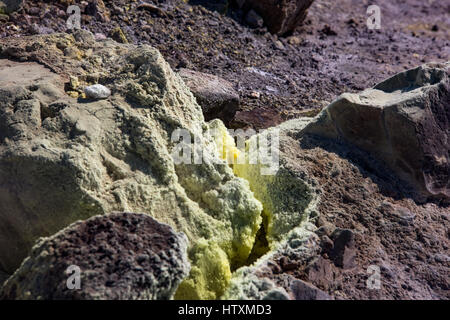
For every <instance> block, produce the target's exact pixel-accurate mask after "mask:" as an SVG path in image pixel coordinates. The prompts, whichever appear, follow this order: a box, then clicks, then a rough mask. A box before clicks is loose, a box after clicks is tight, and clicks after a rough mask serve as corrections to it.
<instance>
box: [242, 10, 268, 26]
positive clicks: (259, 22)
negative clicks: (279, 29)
mask: <svg viewBox="0 0 450 320" xmlns="http://www.w3.org/2000/svg"><path fill="white" fill-rule="evenodd" d="M245 22H247V24H248V25H249V26H250V27H252V28H261V27H262V26H263V25H264V20H263V18H261V16H260V15H259V14H257V13H256V12H255V11H254V10H253V9H252V10H250V11H249V12H247V15H246V16H245Z"/></svg>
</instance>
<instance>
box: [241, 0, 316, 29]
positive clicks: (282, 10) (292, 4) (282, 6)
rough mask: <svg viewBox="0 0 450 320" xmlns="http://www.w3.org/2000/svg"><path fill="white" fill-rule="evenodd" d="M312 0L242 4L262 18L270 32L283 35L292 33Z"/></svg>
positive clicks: (263, 0)
mask: <svg viewBox="0 0 450 320" xmlns="http://www.w3.org/2000/svg"><path fill="white" fill-rule="evenodd" d="M313 1H314V0H282V1H278V0H247V1H246V3H245V4H244V7H245V6H249V7H250V8H252V9H253V10H255V11H256V12H257V13H258V14H259V15H260V16H261V17H263V19H264V22H265V24H266V25H267V27H268V28H269V30H270V32H272V33H275V34H278V35H283V34H286V33H288V32H290V31H293V30H294V29H295V27H297V26H299V25H300V24H301V23H302V22H303V20H304V19H305V17H306V10H307V9H308V8H309V7H310V6H311V4H312V3H313Z"/></svg>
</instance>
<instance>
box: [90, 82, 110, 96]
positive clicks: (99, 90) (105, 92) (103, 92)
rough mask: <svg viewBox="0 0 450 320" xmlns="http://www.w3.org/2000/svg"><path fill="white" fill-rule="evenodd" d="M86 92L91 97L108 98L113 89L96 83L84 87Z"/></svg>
mask: <svg viewBox="0 0 450 320" xmlns="http://www.w3.org/2000/svg"><path fill="white" fill-rule="evenodd" d="M84 93H85V94H86V97H88V98H90V99H106V98H108V97H109V96H110V95H111V90H109V89H108V88H107V87H105V86H103V85H101V84H94V85H92V86H88V87H86V88H84Z"/></svg>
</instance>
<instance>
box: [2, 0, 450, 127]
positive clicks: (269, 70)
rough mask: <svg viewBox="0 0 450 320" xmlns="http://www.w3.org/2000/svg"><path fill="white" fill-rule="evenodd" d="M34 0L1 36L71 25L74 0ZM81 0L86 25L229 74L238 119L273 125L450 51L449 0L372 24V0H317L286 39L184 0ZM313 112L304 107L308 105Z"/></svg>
mask: <svg viewBox="0 0 450 320" xmlns="http://www.w3.org/2000/svg"><path fill="white" fill-rule="evenodd" d="M71 2H73V1H70V0H68V1H36V0H30V1H26V5H25V7H24V9H22V10H21V11H19V12H17V13H15V14H13V15H12V16H11V17H10V18H9V21H8V22H1V25H0V37H5V36H20V35H24V34H32V33H49V32H53V31H65V30H66V24H65V21H66V20H67V15H66V13H65V10H66V8H67V4H68V3H71ZM88 2H89V3H90V4H89V5H87V6H82V13H83V14H82V27H83V28H86V29H89V30H90V31H92V32H93V33H102V34H104V35H106V36H108V35H110V34H111V30H113V29H114V28H116V27H118V26H120V27H121V28H122V30H123V32H124V33H125V34H126V37H127V38H128V40H129V41H130V42H134V43H148V44H151V45H153V46H155V47H157V48H158V49H159V50H160V51H161V52H162V53H163V55H164V56H165V57H166V59H167V60H168V61H169V62H170V64H171V65H172V67H174V68H177V67H187V68H191V69H194V70H197V71H202V72H206V73H212V74H215V75H219V76H222V77H223V78H225V79H226V80H229V81H231V82H232V83H233V85H234V86H235V88H236V89H237V90H238V91H239V93H240V95H241V99H242V102H241V108H240V111H238V113H237V114H236V116H235V118H234V121H232V124H231V125H232V126H234V127H247V126H251V127H254V128H265V127H268V126H272V125H275V124H277V123H280V122H282V121H284V120H286V119H290V118H295V117H298V116H299V115H300V114H314V111H311V110H310V109H316V110H317V109H320V108H322V107H324V106H326V105H327V104H328V103H329V102H331V101H332V100H333V99H334V98H336V96H338V95H339V94H341V93H343V92H346V91H350V92H352V91H359V90H361V89H364V88H366V87H370V86H373V85H374V84H375V83H377V82H378V81H381V80H382V79H385V78H387V77H389V76H391V75H394V74H395V73H397V72H399V71H402V70H404V69H408V68H412V67H414V66H417V65H420V64H422V63H424V62H430V61H446V60H448V59H449V57H450V28H449V27H450V22H449V21H450V20H449V17H450V16H449V12H450V3H449V2H447V1H422V0H407V1H392V0H378V1H376V4H377V5H379V6H380V8H381V29H380V30H369V29H368V27H367V25H366V19H367V17H368V15H367V14H366V9H367V7H368V6H369V5H370V4H374V3H373V1H368V0H362V1H355V0H341V1H332V0H316V1H315V3H314V4H313V5H312V7H311V8H310V10H309V14H308V18H307V19H306V21H305V24H304V25H303V26H301V27H299V28H298V30H296V31H295V32H294V33H293V34H292V35H290V36H288V37H280V38H278V37H277V36H273V35H271V34H270V33H268V32H267V30H266V29H265V28H262V29H250V28H248V27H246V26H245V24H242V23H240V22H242V12H239V11H236V10H232V9H231V10H229V12H228V13H227V15H221V14H219V13H218V12H214V11H210V10H208V9H206V8H204V7H202V6H198V5H190V4H186V3H185V2H184V1H182V0H159V1H156V0H154V1H146V2H148V3H152V4H154V5H155V6H157V7H158V8H159V9H158V10H155V9H152V10H149V9H144V8H139V7H138V6H139V2H134V1H127V0H104V1H103V2H104V5H102V2H101V1H98V4H97V5H95V4H93V2H94V1H88ZM305 110H306V111H305Z"/></svg>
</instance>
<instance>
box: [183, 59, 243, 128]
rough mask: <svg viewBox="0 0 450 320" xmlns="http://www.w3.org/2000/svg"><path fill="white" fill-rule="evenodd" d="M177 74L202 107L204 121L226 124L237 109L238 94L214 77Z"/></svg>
mask: <svg viewBox="0 0 450 320" xmlns="http://www.w3.org/2000/svg"><path fill="white" fill-rule="evenodd" d="M178 74H179V75H180V76H181V78H183V80H184V82H185V83H186V85H187V86H188V87H189V89H190V90H191V91H192V93H193V94H194V96H195V98H196V99H197V102H198V104H200V106H201V107H202V110H203V115H204V116H205V120H206V121H209V120H212V119H221V120H222V121H223V122H224V123H225V124H228V123H229V121H230V120H231V119H233V117H234V115H235V113H236V110H238V108H239V94H238V93H237V92H236V91H235V90H234V88H233V85H232V84H231V83H230V82H228V81H226V80H224V79H222V78H220V77H217V76H214V75H210V74H206V73H201V72H196V71H192V70H189V69H184V68H183V69H180V71H179V72H178Z"/></svg>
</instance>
